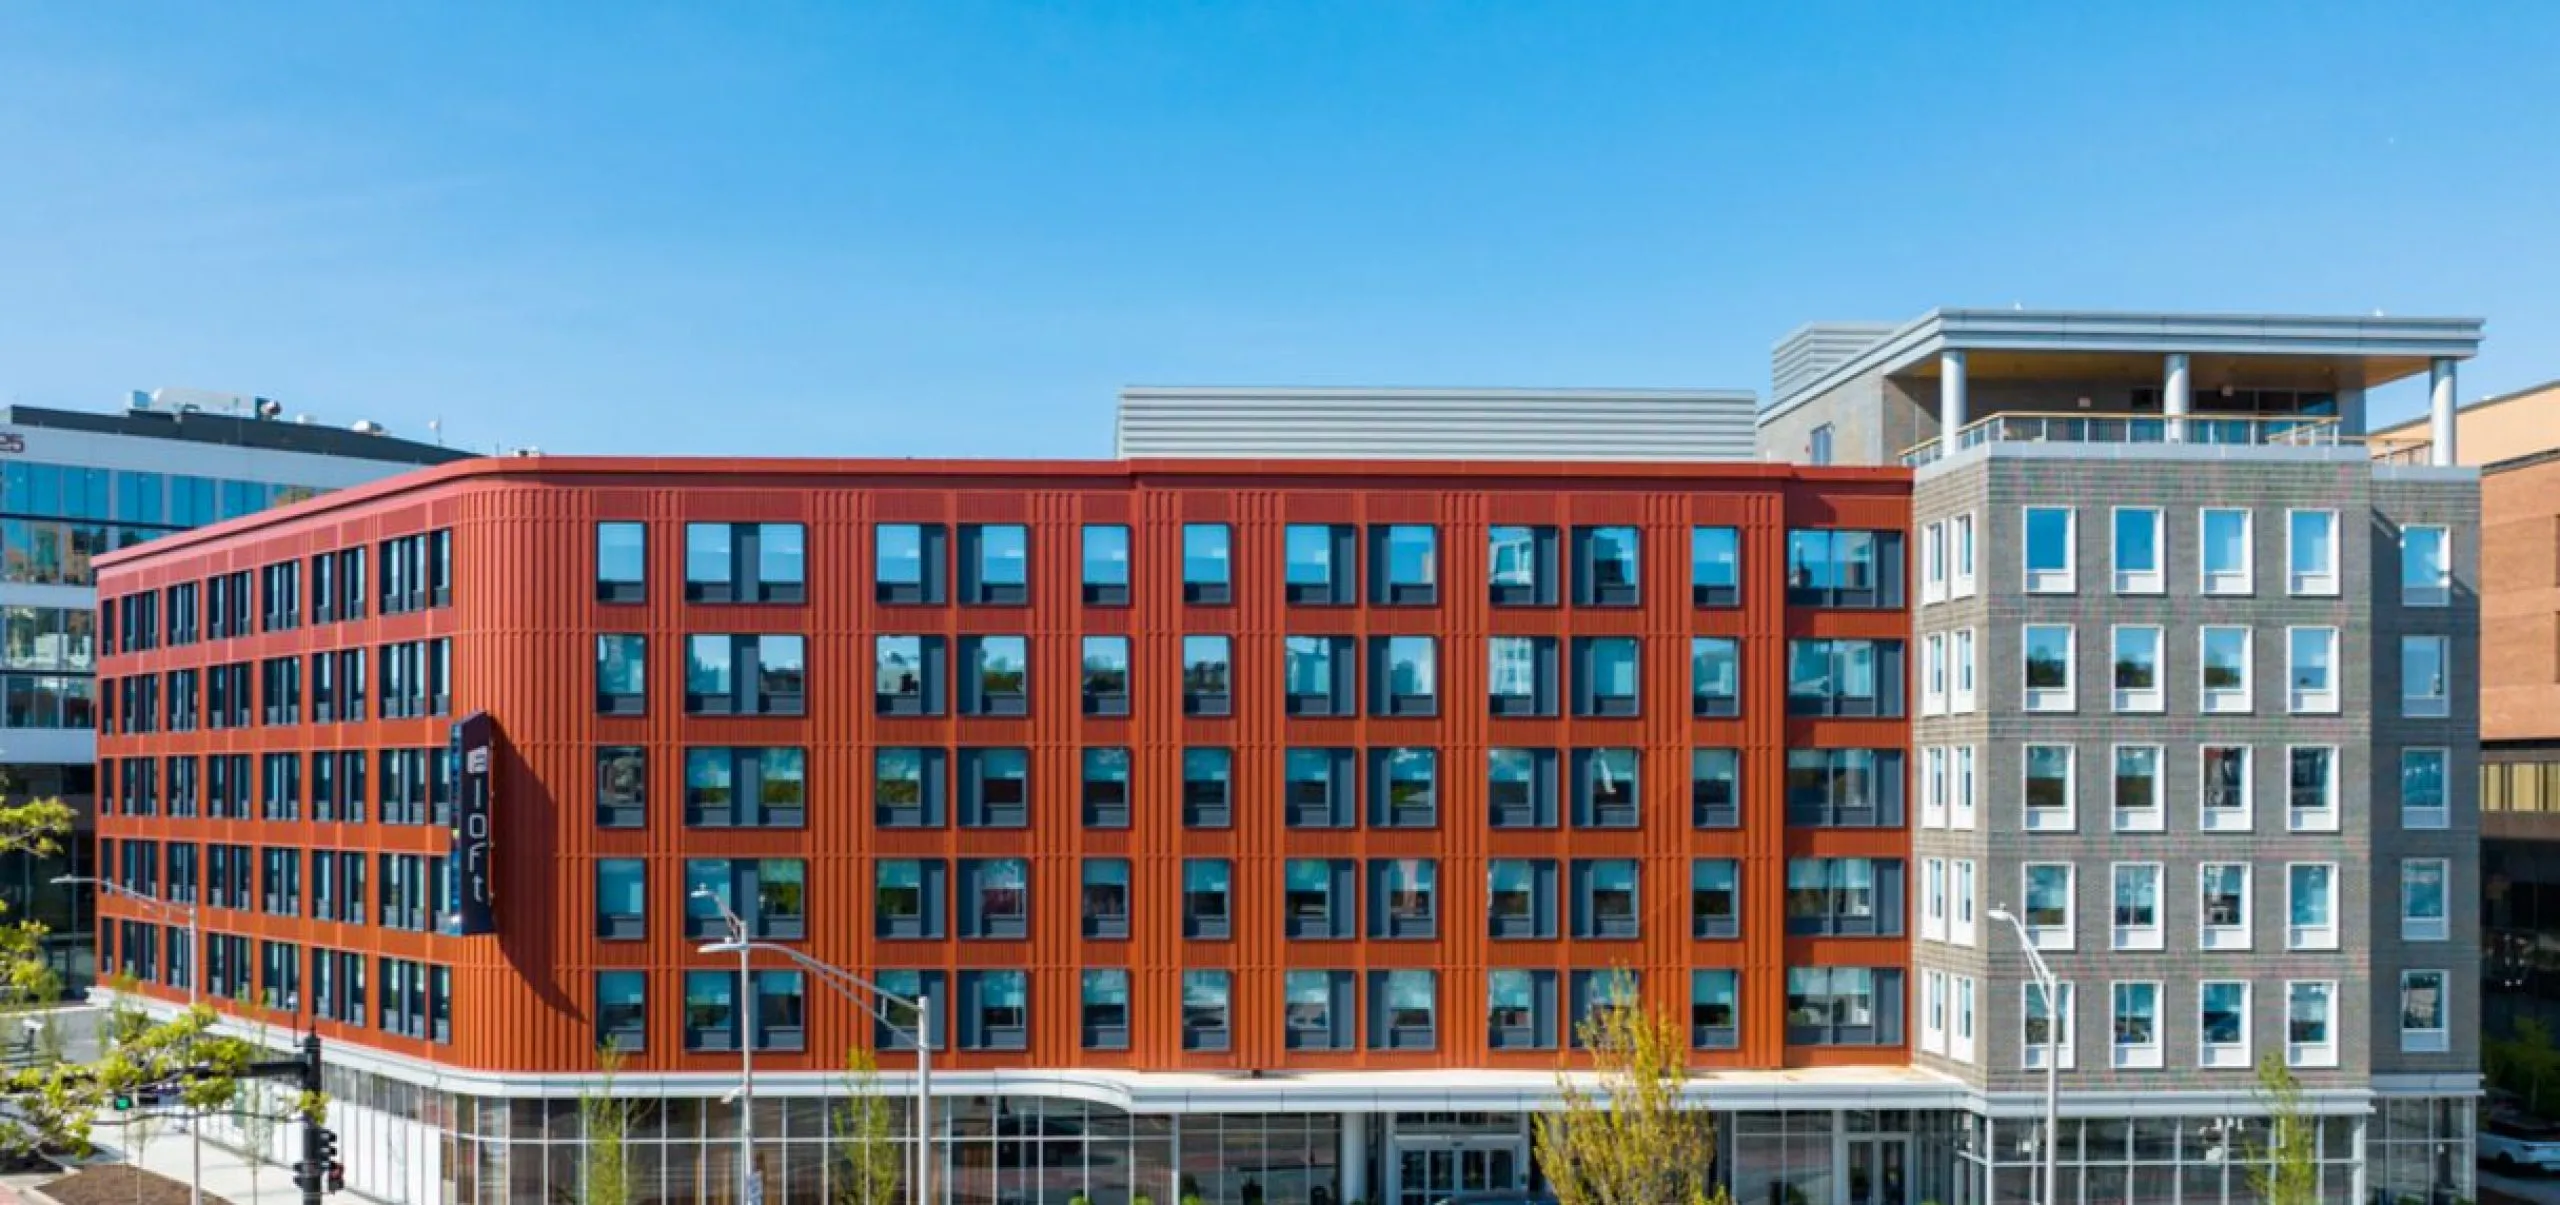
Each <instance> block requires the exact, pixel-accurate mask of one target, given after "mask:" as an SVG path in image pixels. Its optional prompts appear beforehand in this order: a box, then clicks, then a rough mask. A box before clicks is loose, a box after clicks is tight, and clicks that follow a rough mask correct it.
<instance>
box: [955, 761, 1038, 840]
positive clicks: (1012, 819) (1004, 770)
mask: <svg viewBox="0 0 2560 1205" xmlns="http://www.w3.org/2000/svg"><path fill="white" fill-rule="evenodd" d="M1030 823H1031V752H1030V750H1027V749H963V750H961V751H960V827H962V828H1023V827H1026V826H1028V825H1029V824H1030Z"/></svg>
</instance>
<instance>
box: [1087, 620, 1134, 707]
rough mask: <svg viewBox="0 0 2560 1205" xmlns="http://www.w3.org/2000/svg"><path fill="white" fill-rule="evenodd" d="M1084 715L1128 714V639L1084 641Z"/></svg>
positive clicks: (1111, 637)
mask: <svg viewBox="0 0 2560 1205" xmlns="http://www.w3.org/2000/svg"><path fill="white" fill-rule="evenodd" d="M1081 685H1082V690H1083V695H1084V713H1085V714H1086V715H1127V714H1129V638H1128V637H1126V636H1087V637H1085V638H1084V668H1083V672H1082V683H1081Z"/></svg>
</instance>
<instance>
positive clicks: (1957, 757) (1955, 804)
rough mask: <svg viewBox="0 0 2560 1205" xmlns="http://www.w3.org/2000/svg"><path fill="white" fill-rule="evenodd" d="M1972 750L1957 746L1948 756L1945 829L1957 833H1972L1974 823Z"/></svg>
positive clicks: (1970, 747) (1965, 746)
mask: <svg viewBox="0 0 2560 1205" xmlns="http://www.w3.org/2000/svg"><path fill="white" fill-rule="evenodd" d="M1973 754H1974V749H1973V746H1971V745H1958V746H1956V747H1955V749H1954V751H1953V752H1952V753H1951V754H1950V755H1949V763H1948V764H1949V767H1950V769H1949V770H1948V773H1947V784H1948V790H1947V827H1948V828H1951V829H1954V830H1956V831H1957V832H1965V833H1969V832H1972V831H1973V822H1974V797H1973V787H1974V776H1973V763H1974V756H1973Z"/></svg>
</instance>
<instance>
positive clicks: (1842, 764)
mask: <svg viewBox="0 0 2560 1205" xmlns="http://www.w3.org/2000/svg"><path fill="white" fill-rule="evenodd" d="M1902 759H1903V753H1902V751H1901V750H1899V749H1790V750H1788V751H1787V792H1786V802H1787V823H1788V824H1790V825H1797V826H1802V827H1809V828H1900V827H1902V821H1903V808H1902V790H1903V788H1902V780H1903V773H1902Z"/></svg>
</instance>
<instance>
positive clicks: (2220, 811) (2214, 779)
mask: <svg viewBox="0 0 2560 1205" xmlns="http://www.w3.org/2000/svg"><path fill="white" fill-rule="evenodd" d="M2197 760H2198V764H2199V765H2200V766H2201V767H2202V773H2203V779H2204V790H2203V802H2202V809H2201V812H2202V815H2201V820H2202V823H2201V825H2200V827H2201V828H2203V829H2204V831H2206V832H2208V833H2245V832H2248V831H2249V829H2250V826H2251V823H2252V821H2251V814H2252V810H2253V809H2252V802H2251V799H2250V794H2251V792H2250V787H2251V785H2252V784H2251V781H2250V778H2251V776H2250V773H2249V746H2247V745H2206V746H2204V748H2203V750H2202V752H2201V754H2200V755H2199V757H2198V759H2197Z"/></svg>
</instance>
